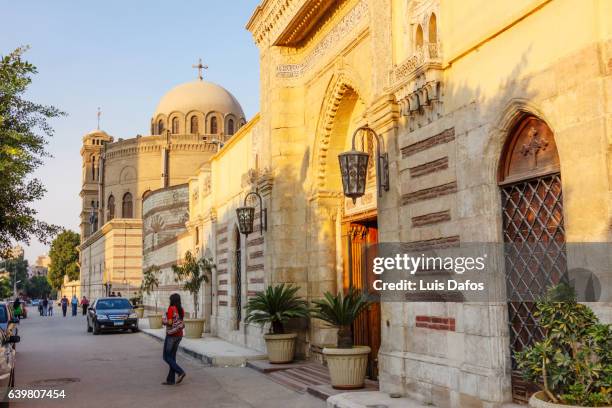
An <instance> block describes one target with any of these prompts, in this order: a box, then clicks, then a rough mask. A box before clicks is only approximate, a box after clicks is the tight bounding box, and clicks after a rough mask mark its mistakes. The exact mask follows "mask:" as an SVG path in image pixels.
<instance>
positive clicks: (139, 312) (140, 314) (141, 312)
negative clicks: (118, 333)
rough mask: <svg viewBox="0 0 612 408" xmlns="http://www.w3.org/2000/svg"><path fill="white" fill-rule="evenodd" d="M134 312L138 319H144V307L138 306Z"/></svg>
mask: <svg viewBox="0 0 612 408" xmlns="http://www.w3.org/2000/svg"><path fill="white" fill-rule="evenodd" d="M134 310H135V311H136V316H138V318H139V319H142V318H143V317H144V307H142V306H138V307H137V308H135V309H134Z"/></svg>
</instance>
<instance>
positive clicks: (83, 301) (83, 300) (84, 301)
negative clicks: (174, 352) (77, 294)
mask: <svg viewBox="0 0 612 408" xmlns="http://www.w3.org/2000/svg"><path fill="white" fill-rule="evenodd" d="M88 306H89V299H87V297H86V296H85V295H83V297H82V298H81V307H82V308H83V316H85V315H86V314H87V307H88Z"/></svg>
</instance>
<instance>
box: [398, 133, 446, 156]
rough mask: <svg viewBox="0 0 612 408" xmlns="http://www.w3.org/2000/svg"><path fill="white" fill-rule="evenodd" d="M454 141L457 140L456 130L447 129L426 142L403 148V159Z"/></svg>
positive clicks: (422, 141)
mask: <svg viewBox="0 0 612 408" xmlns="http://www.w3.org/2000/svg"><path fill="white" fill-rule="evenodd" d="M453 140H455V128H450V129H446V130H444V131H443V132H440V133H438V134H437V135H433V136H431V137H428V138H427V139H425V140H421V141H420V142H416V143H412V144H410V145H408V146H406V147H403V148H402V158H403V159H405V158H406V157H409V156H412V155H413V154H416V153H418V152H422V151H424V150H427V149H430V148H432V147H434V146H437V145H440V144H444V143H448V142H452V141H453Z"/></svg>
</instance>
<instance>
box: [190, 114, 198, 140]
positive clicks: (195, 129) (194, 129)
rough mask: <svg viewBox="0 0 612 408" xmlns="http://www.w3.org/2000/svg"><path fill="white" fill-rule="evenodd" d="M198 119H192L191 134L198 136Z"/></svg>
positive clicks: (193, 117) (195, 117)
mask: <svg viewBox="0 0 612 408" xmlns="http://www.w3.org/2000/svg"><path fill="white" fill-rule="evenodd" d="M198 131H199V129H198V117H197V116H192V117H191V133H192V134H194V135H197V134H198Z"/></svg>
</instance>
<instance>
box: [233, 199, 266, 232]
mask: <svg viewBox="0 0 612 408" xmlns="http://www.w3.org/2000/svg"><path fill="white" fill-rule="evenodd" d="M252 195H254V196H255V197H257V198H258V199H259V222H260V228H259V231H260V233H261V234H262V235H263V232H264V231H265V230H266V229H267V226H268V225H267V224H268V212H267V210H266V209H265V208H263V199H262V198H261V195H260V194H259V192H257V190H256V191H251V192H250V193H248V194H247V195H246V197H244V205H243V206H242V207H238V208H236V216H237V218H238V230H239V231H240V233H241V234H244V235H247V236H248V235H249V234H250V233H252V232H253V223H254V221H255V207H249V206H247V200H248V198H249V197H250V196H252Z"/></svg>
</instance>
